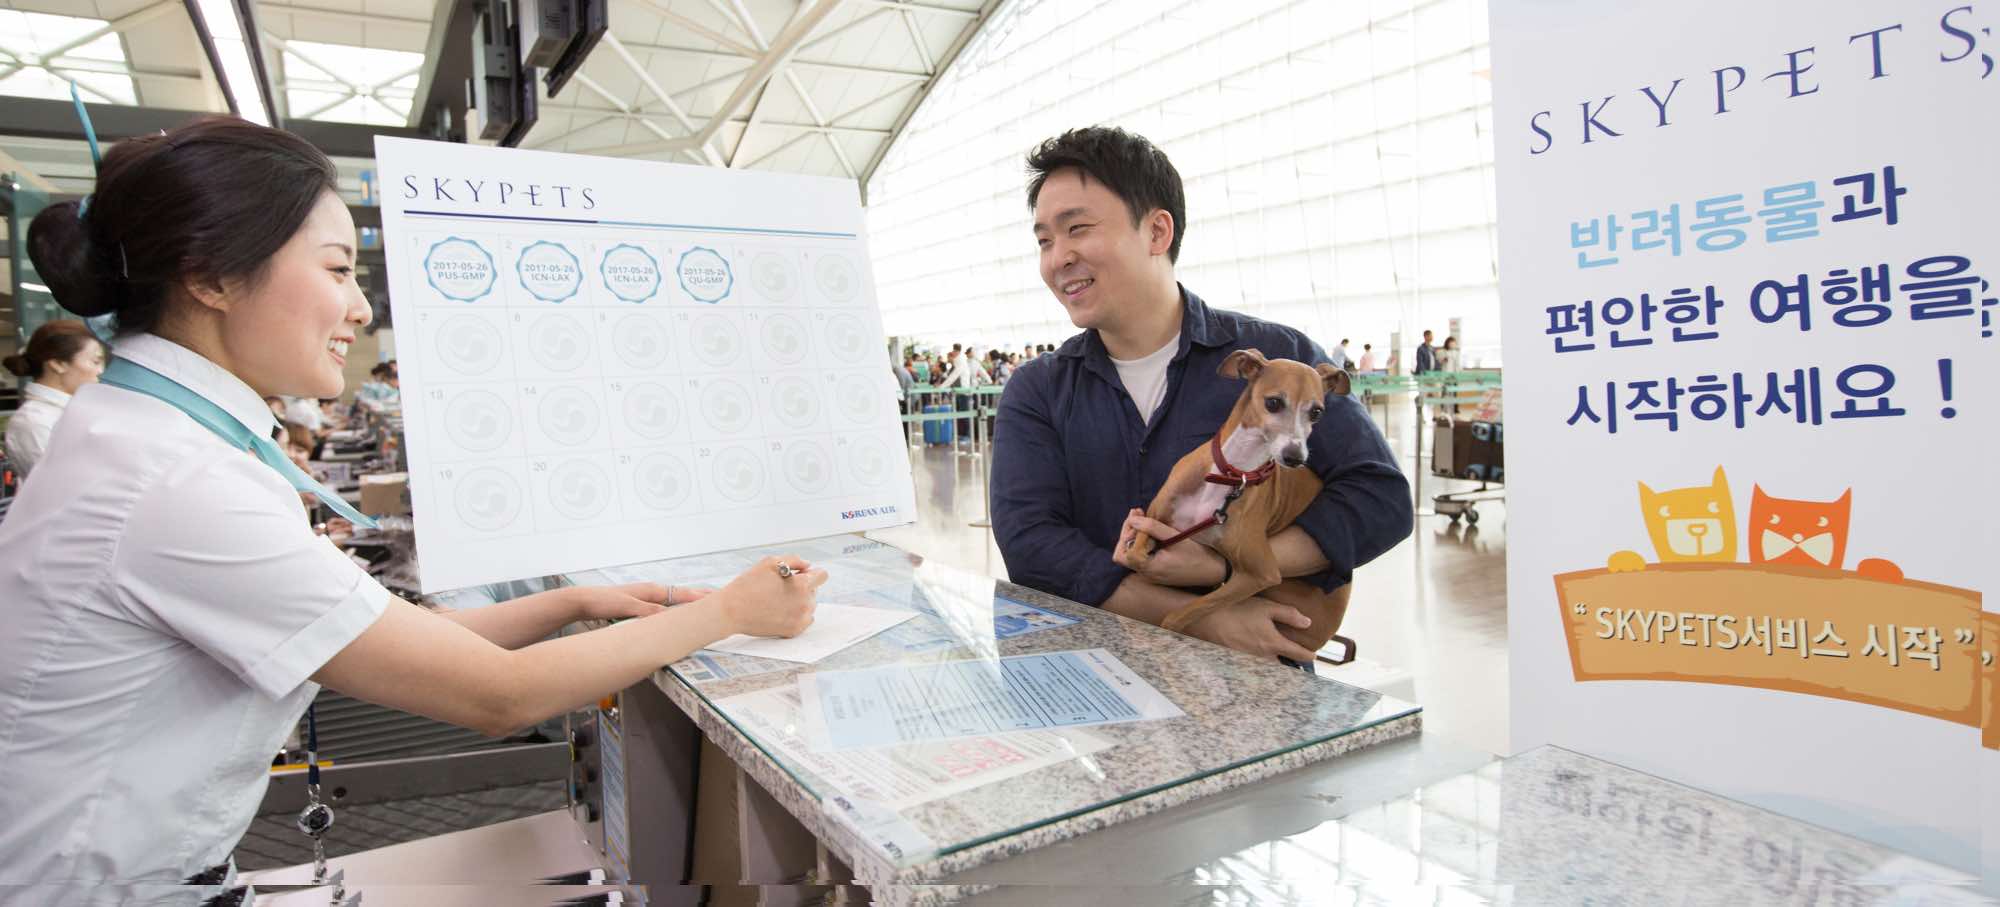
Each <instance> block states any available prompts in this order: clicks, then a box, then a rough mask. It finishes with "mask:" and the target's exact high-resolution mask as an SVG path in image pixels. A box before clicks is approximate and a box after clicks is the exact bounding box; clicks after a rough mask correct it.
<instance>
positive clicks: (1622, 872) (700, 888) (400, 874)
mask: <svg viewBox="0 0 2000 907" xmlns="http://www.w3.org/2000/svg"><path fill="white" fill-rule="evenodd" d="M777 551H785V552H788V553H797V554H800V555H802V556H804V557H806V558H808V559H809V560H812V561H813V562H814V563H815V564H819V565H824V566H826V567H828V568H829V570H830V572H831V576H832V579H831V580H830V581H829V582H828V584H827V585H826V586H825V587H824V588H823V590H822V595H821V599H822V601H823V602H837V603H845V604H849V605H860V606H863V607H867V608H875V609H881V610H884V611H889V612H907V613H908V614H909V617H908V619H907V620H904V621H903V622H901V623H898V624H896V625H895V626H894V627H891V628H890V629H888V630H886V631H883V632H880V633H876V634H874V635H872V636H869V637H867V638H866V639H864V640H862V641H861V642H858V643H856V644H853V645H851V646H848V647H846V648H844V649H841V650H839V651H838V652H836V653H834V654H832V655H830V656H828V657H825V658H823V659H822V660H820V661H817V662H814V663H806V664H802V663H795V662H788V661H781V660H774V659H769V658H760V657H754V656H748V655H740V654H727V653H720V652H715V651H711V650H705V651H703V652H700V653H697V654H696V655H695V656H692V657H690V658H688V659H686V660H683V661H681V662H679V663H677V664H675V665H672V666H669V667H667V668H665V669H663V670H661V671H659V672H657V673H656V674H655V675H654V676H653V677H651V678H650V679H649V680H648V681H647V682H644V683H641V684H638V685H635V686H633V687H631V688H629V689H627V690H625V691H623V692H622V693H620V694H618V695H617V696H615V697H611V698H610V699H608V700H606V701H605V702H603V703H600V704H599V706H598V707H597V708H595V709H592V710H590V711H589V713H588V714H589V716H590V717H589V719H588V720H574V721H573V722H572V728H571V734H570V741H571V745H572V753H573V756H574V762H573V764H572V770H571V779H570V780H571V790H572V794H573V803H572V806H571V808H570V814H569V817H567V818H568V819H570V820H573V821H571V822H567V823H564V824H566V827H568V828H569V829H570V834H571V835H572V836H573V837H572V838H571V839H570V840H571V841H575V840H576V839H578V838H581V839H582V840H583V842H587V848H586V850H585V852H586V853H589V854H591V855H592V856H593V857H594V862H595V865H594V866H593V867H592V868H591V870H590V872H589V875H590V883H589V884H588V885H587V886H586V887H585V888H582V889H575V890H571V891H565V890H563V889H562V888H560V887H550V886H549V882H548V880H549V879H550V878H551V877H552V876H553V875H554V874H555V871H556V870H561V871H562V872H569V871H571V870H570V868H569V867H572V866H573V865H574V864H578V863H579V862H580V861H579V860H578V858H577V857H575V856H574V855H573V854H572V853H571V849H570V846H569V845H567V844H566V845H564V846H561V847H540V846H539V845H534V844H532V843H528V844H523V843H521V842H533V841H535V840H540V838H541V837H546V836H548V835H550V834H554V835H555V836H556V837H558V838H560V837H562V834H561V832H560V831H558V830H555V829H554V825H553V824H551V821H552V819H555V818H559V814H552V815H551V816H545V817H540V818H538V819H537V820H535V821H534V822H527V821H525V820H524V821H523V822H521V823H515V824H514V825H513V826H511V827H502V826H495V827H493V828H492V829H491V830H481V831H480V832H476V833H475V832H467V833H462V834H461V835H458V836H453V837H460V838H463V839H464V841H465V845H464V846H462V847H459V848H458V850H460V851H465V852H463V853H456V854H455V855H454V854H444V855H443V856H440V855H439V854H440V853H443V850H444V849H448V848H444V844H445V843H447V842H446V839H434V840H433V841H431V842H420V843H421V844H422V846H423V847H424V848H429V849H425V850H422V851H421V852H420V851H419V849H418V845H415V844H413V845H399V846H398V847H396V848H386V849H384V851H381V852H374V853H368V854H358V855H354V856H350V857H345V858H339V859H336V860H334V861H332V863H333V866H334V868H336V869H344V870H345V871H346V872H347V875H346V879H347V882H348V887H349V890H350V891H361V892H365V893H366V894H367V897H368V900H369V902H370V903H373V902H374V901H376V900H381V901H382V902H383V903H396V904H400V903H443V902H444V901H440V900H437V892H438V891H441V890H446V889H439V888H437V887H436V885H446V886H450V885H458V886H469V887H463V888H462V890H461V892H460V893H462V894H465V895H466V896H467V897H483V898H487V901H486V902H490V903H501V902H502V900H503V899H502V898H501V895H502V894H504V895H505V899H504V900H505V902H508V903H514V902H519V903H524V904H525V903H556V902H559V901H562V900H564V899H565V898H566V897H574V896H576V895H577V894H579V893H585V894H587V895H595V896H598V897H604V896H606V895H607V894H608V895H610V896H611V897H612V898H613V899H616V898H619V897H623V898H625V900H624V901H623V902H624V903H633V902H637V901H641V900H643V902H644V903H649V904H673V905H680V904H685V905H695V904H710V905H717V907H728V905H736V904H745V905H748V904H763V905H786V904H818V903H827V904H858V903H870V902H872V903H880V904H894V905H929V904H951V903H963V904H970V905H987V907H995V905H1022V907H1052V905H1068V904H1075V905H1088V907H1105V905H1107V904H1128V903H1129V904H1141V903H1143V904H1169V903H1176V904H1177V903H1217V902H1222V903H1257V904H1263V903H1417V902H1421V903H1467V904H1510V903H1511V904H1621V903H1655V902H1660V901H1670V902H1673V903H1688V904H1717V905H1723V904H1728V905H1737V904H1750V903H1755V904H1801V905H1805V904H1825V903H1877V902H1893V903H1944V904H1953V903H1984V901H1982V900H1980V898H1979V897H1978V896H1977V892H1976V890H1975V887H1974V886H1976V884H1977V880H1976V879H1974V878H1972V877H1969V876H1966V875H1964V874H1960V873H1955V872H1953V871H1951V870H1949V869H1946V868H1944V867H1940V866H1937V865H1934V864H1931V863H1927V862H1924V861H1922V860H1918V859H1916V858H1913V857H1909V856H1906V855H1903V854H1899V853H1896V852H1894V851H1891V850H1887V849H1885V848H1881V847H1878V846H1875V845H1872V844H1868V843H1865V842H1862V841H1859V840H1856V839H1853V838H1849V837H1846V836H1843V835H1840V834H1836V833H1834V832H1830V831H1826V830H1824V829H1820V828H1817V827H1814V826H1811V825H1808V824H1805V823H1802V822H1798V821H1795V820H1792V819H1787V818H1784V817H1782V816H1778V815H1776V814H1773V813H1769V812H1766V811H1764V810H1760V809H1756V808H1752V807H1749V806H1746V805H1743V804H1741V803H1737V802H1734V801H1730V800H1727V799H1724V798H1722V797H1718V796H1715V795H1712V794H1708V793H1704V792H1701V791H1697V790H1693V789H1690V788H1687V787H1683V786H1681V785H1677V784H1673V783H1671V782H1668V781H1664V780H1661V779H1658V778H1654V777H1652V776H1649V775H1645V774H1643V773H1640V772H1635V771H1632V770H1629V769H1625V768H1621V767H1619V766H1616V765H1612V764H1610V763H1606V762H1602V761H1599V760H1596V759H1591V758H1589V757H1586V756H1582V755H1579V754H1576V753H1571V752H1568V751H1564V750H1560V749H1555V748H1548V747H1544V748H1540V749H1536V750H1533V751H1530V752H1526V753H1523V754H1521V755H1518V756H1514V757H1512V758H1508V759H1495V758H1493V757H1492V756H1490V755H1488V754H1484V753H1480V752H1476V751H1473V750H1469V749H1466V748H1464V747H1460V746H1457V745H1454V744H1452V743H1450V742H1449V741H1448V740H1444V739H1441V738H1437V737H1434V736H1433V737H1426V736H1424V735H1423V734H1421V733H1419V728H1420V722H1421V712H1420V710H1419V709H1418V708H1417V707H1416V706H1415V705H1414V704H1412V703H1408V702H1403V701H1399V700H1396V699H1393V698H1390V697H1386V696H1383V695H1381V694H1379V693H1376V692H1372V691H1369V690H1365V689H1360V688H1357V687H1353V686H1349V685H1346V684H1342V683H1339V682H1338V681H1337V680H1334V679H1331V678H1327V677H1319V676H1313V675H1309V674H1305V673H1302V672H1299V671H1296V670H1292V669H1289V668H1284V667H1281V666H1279V665H1276V664H1271V663H1266V662H1265V661H1264V660H1263V659H1258V658H1252V657H1250V656H1247V655H1243V654H1241V653H1236V652H1232V651H1229V650H1226V649H1222V648H1219V647H1217V646H1213V645H1210V644H1208V643H1205V642H1201V641H1197V640H1193V639H1189V638H1186V637H1182V636H1179V635H1177V634H1172V633H1167V632H1165V631H1162V630H1160V629H1158V628H1156V627H1152V626H1149V625H1145V624H1142V623H1138V622H1134V621H1130V620H1127V619H1125V618H1122V617H1118V616H1116V615H1113V614H1109V613H1105V612H1101V611H1099V610H1097V609H1094V608H1089V607H1086V606H1082V605H1077V604H1075V603H1072V602H1066V601H1063V600H1061V599H1057V598H1053V597H1050V596H1047V595H1043V594H1041V593H1037V592H1035V591H1033V590H1029V589H1025V588H1022V587H1019V586H1015V585H1012V584H1009V583H1005V582H998V581H995V580H992V579H990V578H984V577H980V576H976V575H972V574H967V573H965V572H962V571H958V570H953V569H949V568H944V567H940V566H937V565H932V564H926V563H924V562H923V561H922V560H921V559H919V558H917V557H914V556H912V555H909V554H907V553H905V552H902V551H900V550H898V549H895V548H892V547H889V546H886V545H882V544H879V543H875V542H871V541H867V540H865V539H860V538H857V537H846V536H843V537H837V538H831V539H820V540H815V541H811V542H806V543H801V544H795V545H785V546H776V547H774V548H771V549H758V550H747V551H738V552H729V553H724V554H717V555H705V556H701V557H695V558H686V559H681V560H676V561H664V562H659V563H654V564H641V565H633V566H628V567H620V568H611V569H606V570H597V571H589V572H585V573H579V574H575V575H572V576H569V577H567V578H566V579H567V580H568V581H570V582H574V583H578V584H603V583H623V582H633V581H639V580H650V581H658V582H671V583H673V584H676V585H719V584H721V583H723V582H725V581H727V580H728V579H729V578H731V577H733V576H735V575H737V574H738V573H740V572H741V571H742V570H744V569H746V568H748V567H749V566H750V565H752V564H753V563H755V562H756V561H757V560H758V559H760V558H761V557H763V556H765V555H766V554H770V553H775V552H777ZM1061 653H1095V656H1094V657H1100V658H1102V657H1109V658H1111V659H1115V661H1116V662H1117V664H1118V665H1121V666H1123V667H1124V668H1126V669H1129V671H1130V676H1131V678H1132V679H1134V680H1136V681H1138V682H1143V684H1144V685H1145V686H1146V687H1148V688H1150V689H1151V690H1153V691H1156V692H1157V693H1159V694H1161V696H1163V697H1164V698H1165V699H1166V700H1167V701H1169V702H1171V703H1172V705H1173V707H1174V709H1175V710H1177V712H1178V713H1179V714H1175V715H1172V716H1171V717H1159V718H1153V719H1150V720H1129V721H1112V722H1108V723H1095V722H1094V721H1093V720H1092V719H1091V717H1090V716H1089V715H1088V714H1086V713H1088V712H1089V711H1090V709H1088V708H1086V707H1085V706H1087V705H1088V703H1086V702H1081V701H1080V700H1079V699H1078V698H1077V697H1071V698H1070V699H1065V698H1064V697H1063V696H1062V695H1059V694H1056V693H1053V692H1050V691H1043V693H1044V694H1045V695H1044V696H1043V699H1044V700H1045V702H1065V701H1066V702H1069V703H1070V704H1072V705H1075V706H1077V708H1076V709H1075V710H1074V711H1072V712H1070V713H1068V714H1066V715H1052V714H1048V713H1047V712H1046V711H1044V712H1043V713H1040V716H1041V717H1042V718H1043V719H1046V720H1044V722H1043V723H1044V725H1045V726H1044V727H1041V728H1039V729H1036V730H1032V731H1023V730H1019V729H1018V728H1016V729H1010V730H1009V731H1008V732H1006V733H979V732H977V731H979V728H977V727H971V726H970V725H976V724H977V723H978V722H981V721H984V722H988V723H989V724H990V723H991V722H993V721H994V720H995V718H994V712H993V711H992V710H991V709H977V708H972V707H970V706H969V704H968V702H966V701H964V700H962V699H960V700H949V699H946V698H942V697H945V696H946V695H947V694H948V693H949V692H950V690H948V689H947V688H946V685H942V684H938V685H924V684H919V685H916V686H915V687H911V688H905V689H906V690H909V689H913V690H915V692H916V694H917V695H918V696H920V697H921V698H922V699H923V702H921V703H905V704H904V706H905V707H904V708H903V709H901V710H900V711H899V712H897V714H898V715H900V716H901V718H902V720H903V721H905V722H906V723H909V724H911V725H914V726H915V727H904V728H902V729H900V730H899V731H898V733H901V734H904V735H907V736H916V737H929V738H931V739H925V740H922V741H919V742H911V743H902V744H890V745H879V746H861V747H851V746H844V745H842V743H841V741H840V739H839V735H837V734H835V733H833V732H832V731H831V730H829V729H828V727H827V721H826V720H825V718H824V716H821V718H820V719H819V720H815V719H814V718H813V716H812V715H810V714H809V713H810V712H811V711H812V708H811V707H809V706H807V705H806V698H807V697H808V696H810V695H813V694H814V693H815V692H816V691H822V690H825V689H828V688H829V677H830V676H832V675H837V674H843V673H848V672H859V674H861V675H866V674H869V673H871V672H880V671H884V670H891V671H903V670H905V669H907V670H909V671H911V672H917V673H919V674H921V672H924V671H937V670H943V669H942V668H940V667H939V666H941V665H946V664H955V665H956V667H954V668H953V670H959V671H971V672H973V673H974V674H975V675H976V676H981V677H988V678H995V679H996V682H998V680H999V679H1003V678H1004V675H1005V674H1006V673H1007V672H1008V671H1010V670H1015V668H1012V667H1010V666H1015V665H1020V664H1022V662H1021V659H1022V658H1028V659H1031V660H1032V659H1036V658H1055V657H1057V656H1059V655H1060V654H1061ZM1010 659H1012V660H1011V661H1010ZM808 675H818V676H817V677H815V678H814V679H813V680H812V681H809V682H803V683H802V681H801V679H802V678H805V677H807V676H808ZM849 676H855V675H853V674H850V675H849ZM1039 676H1042V677H1043V678H1044V679H1046V678H1048V677H1051V676H1055V675H1048V674H1044V675H1039ZM1071 679H1072V680H1074V681H1075V682H1076V686H1077V691H1078V693H1077V696H1078V697H1082V698H1083V699H1087V698H1088V697H1089V695H1090V694H1089V691H1088V687H1089V686H1090V678H1088V677H1072V678H1071ZM1497 680H1499V679H1498V678H1496V681H1497ZM957 689H958V691H959V693H960V694H962V693H963V691H964V688H963V686H962V685H961V686H960V687H958V688H957ZM1120 698H1125V699H1132V700H1138V699H1142V698H1143V697H1140V696H1138V695H1136V694H1131V695H1128V696H1125V697H1120ZM827 701H828V700H824V699H823V700H821V702H822V703H823V704H824V703H825V702H827ZM836 702H838V701H836ZM823 707H824V706H823V705H822V708H823ZM1044 709H1046V706H1044ZM1027 711H1032V710H1024V711H1022V712H1017V713H1013V715H1014V720H1016V721H1017V722H1019V721H1020V720H1022V715H1023V714H1026V713H1027ZM580 715H581V713H580ZM1098 717H1102V716H1101V715H1100V716H1098ZM926 721H929V722H931V723H930V724H928V725H926ZM947 726H949V727H947ZM878 730H879V729H878ZM988 730H990V728H989V729H988ZM847 742H850V743H851V742H852V741H851V740H849V741H847ZM517 839H518V840H517ZM495 842H497V843H495ZM523 847H526V850H525V851H524V850H522V848H523ZM538 849H540V850H547V851H549V854H547V855H538V854H536V853H530V851H537V850H538ZM391 851H395V852H394V853H391ZM405 851H407V852H405ZM433 851H438V852H437V853H434V852H433ZM558 857H559V859H558ZM550 867H555V869H551V868H550ZM303 872H304V868H303V867H294V868H292V869H290V870H281V871H276V872H273V873H268V874H261V875H262V878H261V879H260V884H264V885H271V884H278V885H282V884H284V883H287V882H290V883H293V884H296V883H297V882H298V881H300V880H301V879H300V878H299V876H300V875H301V873H303ZM446 876H448V877H446ZM599 879H602V881H598V880H599ZM424 880H429V881H430V882H431V883H433V884H431V885H425V884H423V882H424ZM620 883H629V884H628V885H622V886H621V885H620ZM480 886H484V887H483V888H482V887H480ZM277 894H278V892H273V895H277ZM304 894H306V893H305V892H298V893H294V894H292V895H289V896H288V897H290V898H292V900H268V901H267V899H266V898H260V903H264V902H271V903H292V902H294V900H296V898H297V897H299V896H302V895H304ZM472 902H474V901H467V903H472Z"/></svg>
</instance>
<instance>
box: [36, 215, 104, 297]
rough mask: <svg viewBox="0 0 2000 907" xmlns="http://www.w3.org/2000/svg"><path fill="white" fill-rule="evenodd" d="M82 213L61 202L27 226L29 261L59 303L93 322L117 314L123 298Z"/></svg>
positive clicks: (37, 216)
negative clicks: (113, 313)
mask: <svg viewBox="0 0 2000 907" xmlns="http://www.w3.org/2000/svg"><path fill="white" fill-rule="evenodd" d="M80 211H81V205H80V204H79V203H77V202H61V203H59V204H54V205H50V206H48V207H47V208H44V209H42V212H41V213H40V214H37V215H35V219H34V221H33V222H32V223H30V224H29V225H28V258H29V260H31V261H33V262H34V263H35V271H36V273H38V274H40V275H41V277H42V283H44V284H46V285H47V286H48V288H49V293H50V295H53V296H54V297H55V298H56V302H58V303H60V304H61V305H62V307H63V308H65V309H68V310H70V311H71V312H74V313H76V314H78V315H81V316H83V317H85V318H94V317H96V316H99V315H107V314H110V313H112V312H114V311H117V309H118V300H119V297H120V295H121V294H120V292H119V287H118V284H117V276H116V275H115V274H112V273H111V272H110V270H109V269H108V268H106V267H105V263H104V262H103V260H102V255H101V254H99V250H98V249H97V247H96V245H95V244H94V243H92V242H91V241H90V229H89V228H88V226H86V225H85V224H84V222H83V217H82V215H81V214H80Z"/></svg>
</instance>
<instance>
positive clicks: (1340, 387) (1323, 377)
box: [1313, 362, 1354, 397]
mask: <svg viewBox="0 0 2000 907" xmlns="http://www.w3.org/2000/svg"><path fill="white" fill-rule="evenodd" d="M1313 370H1314V371H1316V372H1319V380H1320V382H1321V383H1323V384H1324V385H1326V390H1325V391H1324V393H1329V394H1339V395H1340V396H1343V397H1345V396H1347V392H1348V391H1350V390H1353V389H1354V384H1353V382H1351V381H1349V380H1348V378H1347V370H1346V369H1341V368H1335V367H1334V364H1333V363H1331V362H1322V363H1320V364H1319V366H1318V367H1317V368H1315V369H1313Z"/></svg>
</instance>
